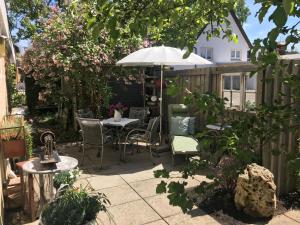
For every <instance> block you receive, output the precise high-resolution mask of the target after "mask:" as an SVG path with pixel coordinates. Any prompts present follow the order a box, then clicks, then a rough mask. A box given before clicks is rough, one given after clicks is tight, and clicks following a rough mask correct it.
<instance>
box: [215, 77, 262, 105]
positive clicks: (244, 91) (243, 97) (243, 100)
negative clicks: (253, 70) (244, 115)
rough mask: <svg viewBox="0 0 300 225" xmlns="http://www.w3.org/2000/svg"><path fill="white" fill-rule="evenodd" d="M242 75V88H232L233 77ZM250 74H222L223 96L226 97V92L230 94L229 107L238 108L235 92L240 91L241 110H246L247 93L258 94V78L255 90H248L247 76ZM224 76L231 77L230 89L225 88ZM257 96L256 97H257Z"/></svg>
mask: <svg viewBox="0 0 300 225" xmlns="http://www.w3.org/2000/svg"><path fill="white" fill-rule="evenodd" d="M237 76H239V77H240V89H239V90H235V89H232V87H233V79H232V78H233V77H237ZM247 76H249V73H224V74H222V75H221V82H222V83H221V93H220V94H221V96H222V98H224V96H225V94H224V93H225V92H227V93H229V94H230V99H229V107H228V108H233V109H236V108H237V107H236V106H234V105H233V99H232V98H233V92H239V93H240V105H239V106H238V109H239V110H241V111H244V110H246V109H245V106H246V100H247V99H246V95H247V93H248V94H251V93H252V94H255V95H256V91H257V90H256V85H257V80H256V84H255V89H254V90H247V89H246V77H247ZM224 77H230V89H224ZM255 98H256V97H255Z"/></svg>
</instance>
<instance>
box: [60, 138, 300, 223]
mask: <svg viewBox="0 0 300 225" xmlns="http://www.w3.org/2000/svg"><path fill="white" fill-rule="evenodd" d="M58 149H60V151H61V152H63V153H64V154H66V155H70V156H73V157H75V158H78V159H79V158H80V156H81V153H80V152H79V148H78V147H77V146H75V145H72V144H68V145H62V146H59V147H58ZM155 160H156V165H153V164H152V163H151V161H150V156H149V153H148V152H145V151H142V152H141V153H136V152H135V153H134V154H133V155H130V154H129V155H127V162H126V163H123V162H120V161H119V153H118V151H115V150H112V149H111V148H107V149H106V150H105V152H104V160H103V164H104V169H102V170H99V168H98V167H97V166H98V165H99V159H98V158H97V157H96V151H93V150H90V151H86V160H85V163H84V166H81V167H80V169H81V170H82V175H81V176H80V179H79V180H78V181H77V182H76V185H77V186H80V185H82V186H83V187H85V186H91V187H92V188H93V189H95V190H96V191H97V192H102V193H105V194H106V195H107V197H108V199H109V200H110V202H111V205H110V206H109V207H108V212H109V216H108V215H107V214H106V213H104V212H100V213H99V215H98V217H97V225H110V224H116V225H142V224H148V225H164V224H170V225H173V224H174V225H175V224H177V225H191V224H221V223H219V222H218V221H217V220H215V219H214V218H213V217H211V216H210V215H208V214H207V213H205V212H204V211H202V210H201V209H198V208H196V207H195V208H194V209H193V210H192V211H190V212H189V213H187V214H183V213H182V211H181V209H180V208H179V207H174V206H170V205H169V201H168V198H167V196H166V195H158V194H156V192H155V189H156V185H157V184H158V183H159V182H160V181H161V179H156V178H154V176H153V171H154V170H157V169H162V168H166V169H168V170H172V171H173V172H172V173H173V174H174V175H176V173H178V172H177V169H178V168H174V167H173V166H172V165H171V156H170V153H164V154H163V155H161V156H160V157H159V158H156V159H155ZM179 164H180V163H179ZM174 179H180V178H174ZM205 179H206V178H205V173H203V174H202V175H197V176H196V177H195V179H190V180H188V187H193V186H196V185H197V184H199V183H200V181H203V180H205ZM268 224H289V225H290V224H300V212H299V211H289V212H287V213H285V214H283V215H280V216H277V217H275V218H273V219H272V220H270V221H269V223H268Z"/></svg>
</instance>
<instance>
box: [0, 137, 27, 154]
mask: <svg viewBox="0 0 300 225" xmlns="http://www.w3.org/2000/svg"><path fill="white" fill-rule="evenodd" d="M2 147H3V152H4V157H5V158H13V157H20V156H25V155H26V144H25V140H22V139H20V140H11V141H2Z"/></svg>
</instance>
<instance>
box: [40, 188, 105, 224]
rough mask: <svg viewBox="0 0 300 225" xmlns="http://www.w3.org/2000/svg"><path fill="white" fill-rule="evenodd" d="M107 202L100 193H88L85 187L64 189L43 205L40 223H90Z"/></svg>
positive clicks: (92, 222) (103, 209)
mask: <svg viewBox="0 0 300 225" xmlns="http://www.w3.org/2000/svg"><path fill="white" fill-rule="evenodd" d="M107 204H109V201H108V199H107V197H106V196H105V195H104V194H102V193H94V194H90V193H88V192H87V191H86V188H85V189H83V188H79V189H73V188H68V189H65V190H64V192H63V194H62V195H60V196H58V197H57V198H55V200H54V201H53V202H50V203H49V204H48V205H46V206H45V208H44V209H43V211H42V213H41V217H40V224H42V225H91V224H94V222H95V220H96V217H97V214H98V212H100V211H105V212H106V211H107V210H106V205H107Z"/></svg>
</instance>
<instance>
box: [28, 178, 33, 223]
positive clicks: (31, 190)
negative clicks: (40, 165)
mask: <svg viewBox="0 0 300 225" xmlns="http://www.w3.org/2000/svg"><path fill="white" fill-rule="evenodd" d="M28 188H29V190H28V194H29V199H28V200H29V213H30V217H31V221H34V220H35V212H34V187H33V175H32V174H31V173H29V174H28Z"/></svg>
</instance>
